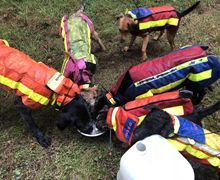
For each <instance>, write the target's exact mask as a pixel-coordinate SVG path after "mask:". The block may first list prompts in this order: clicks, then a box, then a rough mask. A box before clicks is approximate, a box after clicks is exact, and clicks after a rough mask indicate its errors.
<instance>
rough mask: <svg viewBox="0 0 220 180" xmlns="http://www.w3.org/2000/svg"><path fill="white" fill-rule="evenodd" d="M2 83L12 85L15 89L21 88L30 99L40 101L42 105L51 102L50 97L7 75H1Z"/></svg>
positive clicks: (0, 81)
mask: <svg viewBox="0 0 220 180" xmlns="http://www.w3.org/2000/svg"><path fill="white" fill-rule="evenodd" d="M0 83H1V84H2V85H5V86H7V87H10V88H11V89H14V90H16V89H17V90H19V91H20V92H22V93H23V94H25V95H27V96H28V98H29V99H32V100H33V101H35V102H38V103H40V104H42V105H47V104H49V102H50V99H48V98H47V97H44V96H42V95H40V94H38V93H36V92H34V91H33V90H32V89H29V88H28V87H27V86H25V85H23V84H22V83H20V82H16V81H13V80H11V79H9V78H7V77H4V76H2V75H0Z"/></svg>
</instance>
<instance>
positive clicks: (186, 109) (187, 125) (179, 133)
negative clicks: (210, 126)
mask: <svg viewBox="0 0 220 180" xmlns="http://www.w3.org/2000/svg"><path fill="white" fill-rule="evenodd" d="M176 95H177V92H174V94H173V99H171V100H169V98H170V96H172V93H164V94H161V95H155V96H152V97H148V98H145V99H139V100H135V101H132V102H129V103H127V104H126V105H125V106H124V107H115V108H110V109H109V112H108V115H107V124H108V126H109V128H111V129H113V130H114V131H115V133H116V136H117V138H118V139H119V140H120V141H122V142H124V143H127V144H130V143H131V140H132V137H133V132H134V130H135V129H136V127H137V126H138V125H140V124H141V122H142V121H143V120H144V117H145V116H147V114H148V113H149V112H150V110H149V109H146V108H144V104H146V105H149V104H151V103H149V102H146V103H144V101H149V100H151V98H155V97H156V98H158V100H159V101H158V102H156V101H154V100H153V102H152V103H153V104H154V105H156V106H158V107H160V108H162V109H163V110H165V111H167V112H168V113H170V119H171V121H172V124H173V127H174V131H173V133H172V134H170V138H168V141H169V142H170V143H171V144H172V145H173V146H174V147H175V148H176V149H177V150H178V151H180V152H181V153H182V154H184V155H186V156H188V157H190V158H193V159H194V160H196V161H197V162H200V163H203V164H206V165H211V166H213V167H217V168H219V170H220V143H219V141H220V136H219V135H218V134H215V133H212V132H210V131H208V130H206V129H204V128H202V127H200V126H199V125H197V124H194V123H192V122H191V121H188V120H186V119H184V118H183V117H180V116H184V115H187V114H190V113H192V104H191V103H190V100H189V99H183V98H182V99H181V98H180V99H176V100H178V105H176V103H177V101H175V97H176ZM166 96H169V98H168V99H167V100H165V97H166ZM159 97H161V98H162V99H160V98H159ZM160 101H161V102H160ZM148 103H149V104H148ZM135 105H136V106H137V108H135ZM140 105H143V106H140ZM180 106H182V108H181V109H183V110H181V111H180V109H179V108H177V107H180ZM171 114H172V115H171ZM174 115H177V116H174ZM179 115H180V116H179Z"/></svg>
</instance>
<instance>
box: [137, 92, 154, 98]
mask: <svg viewBox="0 0 220 180" xmlns="http://www.w3.org/2000/svg"><path fill="white" fill-rule="evenodd" d="M149 96H153V93H152V92H151V91H147V92H146V93H144V94H141V95H139V96H137V97H136V98H135V99H142V98H146V97H149Z"/></svg>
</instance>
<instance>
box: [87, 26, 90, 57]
mask: <svg viewBox="0 0 220 180" xmlns="http://www.w3.org/2000/svg"><path fill="white" fill-rule="evenodd" d="M87 33H88V47H89V54H91V37H90V36H91V32H90V28H89V25H88V23H87Z"/></svg>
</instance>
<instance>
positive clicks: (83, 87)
mask: <svg viewBox="0 0 220 180" xmlns="http://www.w3.org/2000/svg"><path fill="white" fill-rule="evenodd" d="M88 88H89V84H82V85H80V86H79V89H88Z"/></svg>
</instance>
